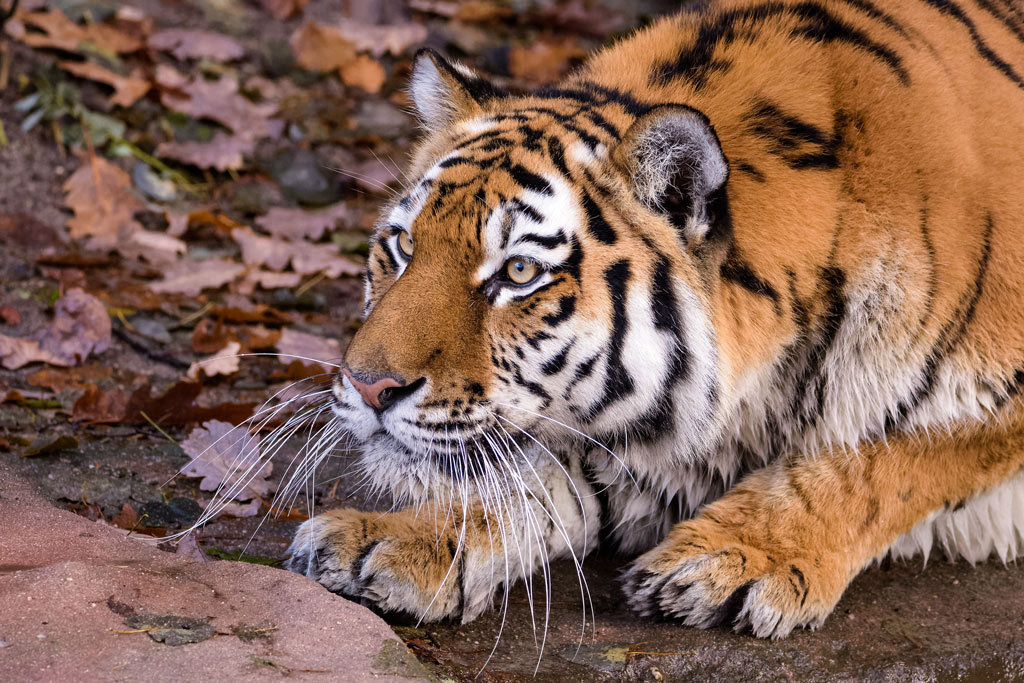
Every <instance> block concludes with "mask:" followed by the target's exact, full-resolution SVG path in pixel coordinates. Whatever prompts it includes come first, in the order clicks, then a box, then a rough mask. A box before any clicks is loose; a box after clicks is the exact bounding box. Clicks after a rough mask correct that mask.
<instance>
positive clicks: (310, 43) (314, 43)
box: [288, 21, 356, 71]
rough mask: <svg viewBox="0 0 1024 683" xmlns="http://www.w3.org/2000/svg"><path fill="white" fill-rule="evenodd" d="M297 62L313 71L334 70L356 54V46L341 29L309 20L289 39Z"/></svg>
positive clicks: (349, 60)
mask: <svg viewBox="0 0 1024 683" xmlns="http://www.w3.org/2000/svg"><path fill="white" fill-rule="evenodd" d="M288 42H289V44H290V45H291V47H292V53H293V54H294V55H295V63H296V64H298V65H299V66H301V67H302V68H303V69H310V70H311V71H333V70H335V69H340V68H341V67H343V66H345V65H346V64H348V63H349V62H351V61H352V60H353V59H355V56H356V48H355V46H354V45H353V44H352V41H350V40H349V39H348V38H346V37H345V35H344V34H343V33H342V32H341V29H339V28H336V27H333V26H322V25H320V24H317V23H314V22H312V21H307V22H306V23H305V24H303V25H302V27H300V28H298V29H296V31H295V32H294V33H292V35H291V38H289V39H288Z"/></svg>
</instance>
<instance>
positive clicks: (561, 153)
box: [548, 135, 572, 180]
mask: <svg viewBox="0 0 1024 683" xmlns="http://www.w3.org/2000/svg"><path fill="white" fill-rule="evenodd" d="M548 156H550V157H551V163H553V164H554V165H555V168H557V169H558V171H559V172H560V173H561V174H562V175H563V176H565V179H566V180H572V176H571V175H570V174H569V167H568V166H566V165H565V147H563V146H562V141H561V140H559V139H558V138H556V137H555V136H554V135H549V136H548Z"/></svg>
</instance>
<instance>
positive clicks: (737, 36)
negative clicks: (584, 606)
mask: <svg viewBox="0 0 1024 683" xmlns="http://www.w3.org/2000/svg"><path fill="white" fill-rule="evenodd" d="M1022 35H1024V23H1022V20H1021V14H1020V12H1019V10H1016V9H1014V7H1013V6H1012V4H1010V3H1007V2H998V1H995V2H986V3H972V2H968V1H967V0H963V1H962V2H955V1H954V0H909V1H907V2H901V3H884V4H883V3H873V2H871V1H870V0H856V1H854V0H828V1H826V0H820V1H805V2H796V1H793V2H789V1H786V0H779V1H772V2H760V1H753V0H735V1H727V2H705V3H697V4H696V5H694V9H692V10H691V11H684V12H682V13H681V14H679V15H677V16H674V17H671V18H667V19H664V20H661V21H659V22H658V23H656V24H654V25H653V26H651V27H649V28H647V29H644V30H642V31H639V32H637V33H636V34H634V35H633V36H631V37H629V38H627V39H625V40H623V41H622V42H620V43H619V44H617V45H615V46H613V47H610V48H608V49H606V50H604V51H602V52H600V53H598V54H596V55H594V56H593V57H592V58H591V59H590V60H589V61H588V62H587V63H586V64H585V65H584V66H583V67H582V68H581V69H580V70H579V71H577V72H576V73H575V74H574V75H572V76H570V77H569V78H568V79H566V80H565V81H564V82H562V83H559V84H558V85H555V86H553V87H550V88H547V89H544V90H541V91H539V92H536V93H530V94H526V95H518V94H517V95H512V94H508V93H506V92H503V91H502V90H501V89H499V88H497V87H496V86H494V85H493V84H491V83H490V82H489V81H487V80H486V79H485V78H483V77H482V76H480V75H478V74H476V73H474V72H472V71H471V70H469V69H468V68H466V67H464V66H462V65H459V64H456V63H452V62H449V61H446V60H445V59H443V58H442V57H440V56H439V55H437V54H435V53H433V52H430V51H424V52H422V53H420V54H419V55H418V56H417V59H416V61H415V65H414V71H413V74H412V80H411V94H412V98H413V100H414V102H415V106H416V109H417V111H418V113H419V116H420V117H421V119H422V123H423V127H424V129H425V135H424V139H423V140H422V142H421V144H420V145H419V147H418V149H417V151H416V154H415V155H414V159H413V163H412V169H411V171H410V173H409V177H410V178H411V179H412V180H411V181H410V183H409V185H408V187H406V188H405V189H404V190H403V192H402V193H401V196H400V198H398V199H397V200H396V201H395V202H394V203H393V204H392V205H391V206H389V207H388V208H387V209H386V210H385V211H384V212H383V214H382V217H381V219H380V222H379V225H378V228H377V232H376V235H375V237H374V240H373V244H372V248H371V253H370V258H369V264H368V270H367V275H366V298H365V314H366V319H365V323H364V324H363V326H362V327H361V328H360V330H359V332H358V333H357V334H356V336H355V338H354V339H353V341H352V343H351V345H350V346H349V348H348V350H347V351H346V354H345V360H344V367H343V370H342V372H341V373H339V375H338V377H337V378H336V380H335V383H334V391H333V396H332V399H331V400H332V403H333V406H332V407H333V411H334V414H335V419H336V420H337V421H338V422H339V423H340V425H341V426H342V427H343V428H344V429H345V430H346V431H347V432H348V433H349V434H350V435H351V436H352V437H353V438H354V439H355V441H356V442H357V443H358V444H359V445H360V449H361V452H362V455H361V464H362V468H363V471H364V473H365V475H366V476H367V477H368V478H369V479H370V481H371V482H372V483H373V484H374V485H376V486H378V487H381V488H385V489H387V490H388V491H390V492H391V493H392V494H393V495H395V496H397V497H398V498H399V499H405V500H408V501H409V502H410V503H415V504H416V506H415V507H413V508H410V509H408V510H404V511H398V512H393V513H390V514H385V515H376V514H366V513H360V512H357V511H354V510H334V511H331V512H328V513H325V514H323V515H320V516H317V517H315V518H313V519H311V520H309V521H308V522H306V523H305V524H304V525H303V526H302V528H301V529H300V531H299V533H298V535H297V536H296V539H295V542H294V544H293V546H292V548H291V559H290V566H291V568H293V569H294V570H296V571H300V572H303V573H305V574H307V575H309V576H311V577H314V578H316V579H317V580H318V581H320V582H321V583H323V584H324V585H325V586H327V587H328V588H330V589H331V590H334V591H337V592H340V593H344V594H347V595H350V596H356V597H359V598H362V599H365V600H369V601H371V602H373V603H375V604H377V605H378V606H379V607H381V608H382V609H384V610H401V611H406V612H411V613H413V614H416V615H417V616H420V617H424V618H427V619H439V618H444V617H452V616H456V617H459V618H462V619H467V620H468V619H472V618H473V617H475V616H476V615H478V614H480V613H481V612H482V611H483V610H485V609H487V608H488V607H490V606H491V605H492V603H493V602H494V598H495V596H496V595H497V594H499V593H500V592H501V591H503V590H504V591H507V590H508V587H509V585H510V584H511V583H513V582H514V581H516V580H519V579H522V578H525V577H528V576H529V575H530V574H531V573H532V572H533V571H535V570H537V569H538V568H539V567H541V566H542V565H543V564H545V563H547V562H549V561H550V560H552V559H554V558H556V557H570V558H573V559H574V560H576V561H577V562H579V561H580V560H581V559H582V558H583V556H584V555H586V553H587V552H589V551H590V550H592V549H593V548H594V547H596V546H597V544H598V543H599V542H604V541H610V542H614V543H617V544H618V546H619V547H621V548H623V549H625V550H628V551H644V552H643V554H642V555H640V556H639V557H638V558H637V559H636V560H635V561H634V563H633V565H632V567H631V568H630V570H629V571H628V572H627V574H626V581H625V590H626V593H627V596H628V598H629V601H630V604H631V605H632V606H633V607H634V608H635V609H636V610H638V611H639V612H640V613H641V614H645V615H655V614H658V615H661V616H667V617H673V618H678V619H680V620H682V621H683V622H684V623H687V624H690V625H695V626H710V625H714V624H722V623H725V624H729V625H731V626H734V627H735V628H737V629H741V628H749V629H750V630H751V631H752V632H753V633H754V634H756V635H758V636H774V637H778V636H784V635H786V634H787V633H789V632H790V631H791V630H792V629H793V628H794V627H797V626H815V625H818V624H820V623H821V622H822V621H823V620H824V619H825V617H826V616H827V615H828V613H829V612H830V611H831V609H832V608H833V606H834V605H835V603H836V602H837V601H838V599H839V597H840V596H841V595H842V592H843V590H844V589H845V588H846V586H847V584H848V583H849V581H850V580H851V579H852V577H853V576H854V575H856V573H857V572H858V571H859V570H860V569H861V568H862V567H863V566H864V565H865V564H866V563H868V562H869V561H871V560H872V559H874V558H877V557H879V556H880V555H882V554H884V553H886V552H892V553H894V554H896V555H901V556H906V555H912V554H914V553H925V554H927V553H928V552H929V551H930V550H931V548H932V545H933V544H935V543H938V544H940V545H941V546H942V547H943V548H944V549H945V550H946V551H947V552H948V553H949V554H951V555H954V556H963V557H966V558H967V559H969V560H971V561H975V560H981V559H984V558H985V557H987V556H989V555H991V554H996V555H998V556H999V557H1001V558H1003V559H1004V560H1005V559H1009V558H1012V557H1016V556H1017V554H1018V552H1020V550H1021V543H1022V541H1024V479H1022V478H1020V477H1019V476H1018V473H1019V472H1020V470H1021V467H1022V466H1024V432H1022V431H1021V429H1022V426H1024V423H1022V421H1021V405H1020V403H1021V402H1020V399H1019V397H1018V394H1019V384H1020V383H1021V381H1024V297H1022V296H1021V292H1022V288H1021V285H1022V284H1024V272H1022V269H1021V264H1024V219H1022V218H1021V217H1022V216H1024V185H1022V183H1021V181H1020V178H1021V177H1024V48H1022V44H1021V36H1022ZM602 532H604V533H602Z"/></svg>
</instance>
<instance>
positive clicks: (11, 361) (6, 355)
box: [0, 334, 70, 370]
mask: <svg viewBox="0 0 1024 683" xmlns="http://www.w3.org/2000/svg"><path fill="white" fill-rule="evenodd" d="M0 359H3V366H4V367H5V368H7V369H8V370H16V369H18V368H20V367H22V366H23V365H28V364H29V363H36V362H40V363H49V364H50V365H65V366H66V365H70V363H69V362H67V361H66V360H65V359H64V358H61V357H60V356H57V355H56V354H53V353H50V352H49V351H46V350H45V349H43V348H42V346H40V344H39V342H37V341H36V340H34V339H26V338H24V337H8V336H7V335H6V334H0Z"/></svg>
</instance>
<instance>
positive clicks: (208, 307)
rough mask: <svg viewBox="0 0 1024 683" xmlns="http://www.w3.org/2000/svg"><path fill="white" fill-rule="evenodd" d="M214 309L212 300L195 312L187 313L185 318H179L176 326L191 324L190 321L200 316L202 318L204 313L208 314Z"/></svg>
mask: <svg viewBox="0 0 1024 683" xmlns="http://www.w3.org/2000/svg"><path fill="white" fill-rule="evenodd" d="M212 310H213V303H212V302H209V303H206V304H204V305H203V307H202V308H200V309H199V310H198V311H196V312H195V313H192V314H191V315H186V316H185V317H184V318H182V319H181V320H179V321H178V324H177V325H175V327H176V328H177V327H186V326H188V325H189V323H193V322H195V321H196V320H199V319H200V318H202V317H203V316H204V315H206V314H207V313H209V312H210V311H212Z"/></svg>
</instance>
